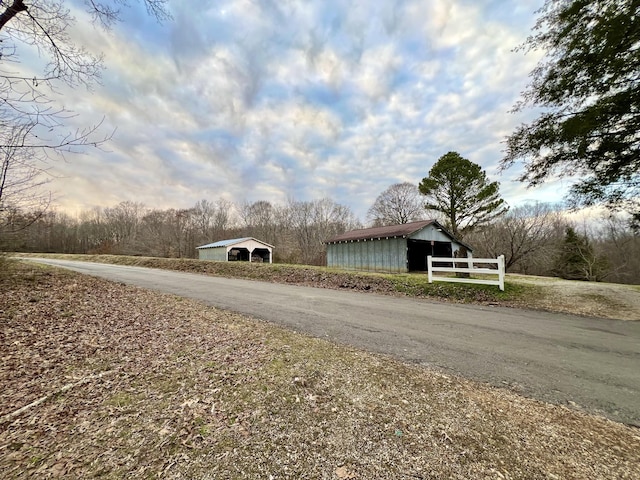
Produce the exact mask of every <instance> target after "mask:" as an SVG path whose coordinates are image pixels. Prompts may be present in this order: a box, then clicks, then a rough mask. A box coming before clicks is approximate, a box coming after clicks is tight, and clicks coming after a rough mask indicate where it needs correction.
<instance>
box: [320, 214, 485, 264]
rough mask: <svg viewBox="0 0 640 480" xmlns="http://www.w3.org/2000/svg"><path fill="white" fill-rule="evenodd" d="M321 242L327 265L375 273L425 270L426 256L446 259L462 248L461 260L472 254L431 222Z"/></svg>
mask: <svg viewBox="0 0 640 480" xmlns="http://www.w3.org/2000/svg"><path fill="white" fill-rule="evenodd" d="M325 243H326V244H327V266H329V267H335V268H343V269H346V270H361V271H375V272H391V273H401V272H408V271H426V270H427V257H428V256H429V255H431V256H432V257H449V258H450V257H452V256H453V255H454V254H455V252H456V251H460V252H461V253H462V252H464V249H466V253H463V255H464V256H465V257H466V256H468V255H469V256H470V255H471V253H472V248H471V247H470V246H469V245H467V244H466V243H463V242H461V241H459V240H456V239H455V237H454V236H453V235H452V234H451V233H449V232H448V231H447V230H446V229H445V228H444V227H443V226H442V225H440V224H439V223H438V222H436V221H435V220H422V221H419V222H411V223H405V224H402V225H390V226H386V227H374V228H365V229H361V230H352V231H350V232H346V233H343V234H342V235H338V236H336V237H333V238H331V239H329V240H327V241H326V242H325ZM462 247H464V249H463V248H462Z"/></svg>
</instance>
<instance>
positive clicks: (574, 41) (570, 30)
mask: <svg viewBox="0 0 640 480" xmlns="http://www.w3.org/2000/svg"><path fill="white" fill-rule="evenodd" d="M639 12H640V1H638V0H572V1H570V0H563V1H553V0H547V2H546V3H545V5H544V7H543V8H542V9H541V16H540V18H539V20H538V22H537V24H536V27H535V34H534V35H532V36H531V37H529V38H528V40H527V42H526V43H525V45H524V46H523V47H524V49H525V50H528V51H531V50H544V51H545V52H546V56H545V57H544V58H543V60H542V61H541V62H540V63H539V64H538V66H537V67H536V69H535V70H533V72H532V73H531V83H530V84H529V85H528V87H527V89H526V91H525V92H524V93H523V96H522V100H521V101H520V102H519V103H518V104H517V105H516V108H515V110H516V111H520V110H524V109H525V108H527V107H534V108H538V109H541V113H540V115H539V116H538V117H537V118H536V119H535V120H534V121H532V122H531V123H529V124H523V125H520V126H519V127H518V128H517V129H516V130H515V131H514V132H513V133H512V134H511V136H509V137H508V138H507V141H506V145H507V148H506V154H505V157H504V158H503V160H502V166H503V168H508V167H510V166H511V165H513V164H514V163H516V162H520V161H521V162H522V163H523V164H524V173H523V174H522V175H521V176H520V180H521V181H523V182H527V183H528V184H529V185H530V186H535V185H539V184H541V183H543V182H545V181H547V180H549V179H550V178H553V176H554V175H560V176H571V177H576V178H579V180H578V182H577V183H576V184H575V185H574V187H573V188H572V190H571V194H570V200H571V203H572V205H573V206H575V207H579V206H589V205H595V204H604V205H606V206H608V207H609V208H612V209H617V208H625V209H627V210H629V211H630V212H631V213H633V214H635V215H636V216H639V218H640V15H639Z"/></svg>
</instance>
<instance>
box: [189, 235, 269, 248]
mask: <svg viewBox="0 0 640 480" xmlns="http://www.w3.org/2000/svg"><path fill="white" fill-rule="evenodd" d="M247 240H254V241H256V242H258V243H261V244H263V245H265V246H267V247H271V248H274V247H273V245H269V244H268V243H265V242H262V241H260V240H258V239H257V238H253V237H243V238H232V239H230V240H220V241H219V242H214V243H208V244H207V245H201V246H199V247H196V249H201V248H217V247H229V246H231V245H237V244H238V243H242V242H246V241H247Z"/></svg>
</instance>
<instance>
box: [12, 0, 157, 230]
mask: <svg viewBox="0 0 640 480" xmlns="http://www.w3.org/2000/svg"><path fill="white" fill-rule="evenodd" d="M84 3H85V6H86V8H87V11H88V12H89V13H90V14H91V16H92V17H93V20H94V22H96V23H98V24H100V25H101V26H103V27H106V28H108V27H109V26H110V25H112V24H113V23H114V22H115V21H117V20H119V17H120V10H119V8H118V6H126V5H127V2H126V1H125V0H116V1H114V2H102V1H97V0H85V2H84ZM144 4H145V6H146V7H147V11H148V12H149V14H150V15H152V16H154V17H155V18H157V19H158V20H163V19H166V18H168V16H169V14H168V11H167V10H166V0H144ZM74 23H75V19H74V18H73V17H72V15H71V13H70V10H69V9H68V8H66V7H65V2H64V1H54V0H38V1H36V0H31V1H30V0H12V1H3V2H0V35H1V38H0V226H2V225H4V227H5V228H3V229H2V231H3V232H5V234H6V232H8V231H12V232H14V233H15V232H16V231H17V230H18V229H20V228H24V227H25V226H28V225H29V224H31V223H33V222H34V221H36V220H37V219H38V218H40V217H41V216H42V215H43V214H44V212H45V211H46V209H47V207H48V206H49V202H50V194H49V192H47V191H46V190H45V189H43V188H41V187H42V186H43V184H44V183H46V177H45V176H44V175H43V173H45V172H46V170H47V167H46V160H47V158H48V157H49V156H50V155H51V154H52V153H55V154H64V153H65V152H74V151H78V150H82V149H83V148H84V147H87V146H97V145H99V144H101V143H103V142H104V141H106V140H108V138H109V136H110V135H109V134H108V133H107V134H98V132H97V131H98V128H99V126H100V125H89V126H87V127H86V128H83V129H80V130H74V129H69V128H68V127H66V125H67V121H68V119H69V118H70V117H71V116H73V115H72V113H71V112H69V111H67V110H65V109H64V108H63V107H59V106H57V105H56V102H54V100H53V97H52V96H51V93H52V92H55V93H56V95H59V94H60V91H59V90H56V86H59V85H68V86H72V87H76V86H87V87H88V86H90V85H92V84H94V83H95V82H96V80H98V79H99V77H100V73H101V71H102V68H103V63H102V56H101V55H100V54H93V53H90V52H88V51H87V50H86V49H85V48H83V47H82V46H81V45H77V44H75V43H74V41H73V38H72V36H71V35H70V34H69V30H70V28H71V27H72V25H73V24H74ZM29 50H30V51H31V53H33V54H34V55H37V56H39V57H41V58H43V60H44V62H43V63H44V65H45V67H44V69H43V71H41V72H35V73H34V71H33V68H32V67H33V66H28V67H27V68H21V66H20V59H21V57H23V56H25V53H26V54H27V55H28V53H29ZM15 209H19V210H21V211H22V212H23V218H21V221H22V224H21V225H18V224H17V223H16V216H15V215H14V214H12V213H11V212H12V211H14V213H15ZM24 212H29V213H28V215H27V214H26V213H24ZM11 217H12V219H11ZM9 223H11V225H10V227H11V228H10V229H9ZM0 233H1V232H0Z"/></svg>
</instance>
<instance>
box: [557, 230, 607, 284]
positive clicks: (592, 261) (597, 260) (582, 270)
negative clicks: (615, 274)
mask: <svg viewBox="0 0 640 480" xmlns="http://www.w3.org/2000/svg"><path fill="white" fill-rule="evenodd" d="M606 271H607V262H606V260H605V259H604V258H603V257H601V256H600V255H596V253H595V252H594V249H593V246H592V245H591V242H589V239H588V238H587V237H586V236H585V235H580V234H578V233H577V232H576V231H575V229H574V228H573V227H567V229H566V232H565V237H564V241H563V243H562V245H561V247H560V251H559V253H558V256H557V258H556V262H555V267H554V269H553V273H554V274H555V275H557V276H558V277H561V278H565V279H567V280H587V281H596V280H602V279H603V278H604V276H605V275H606Z"/></svg>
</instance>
